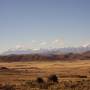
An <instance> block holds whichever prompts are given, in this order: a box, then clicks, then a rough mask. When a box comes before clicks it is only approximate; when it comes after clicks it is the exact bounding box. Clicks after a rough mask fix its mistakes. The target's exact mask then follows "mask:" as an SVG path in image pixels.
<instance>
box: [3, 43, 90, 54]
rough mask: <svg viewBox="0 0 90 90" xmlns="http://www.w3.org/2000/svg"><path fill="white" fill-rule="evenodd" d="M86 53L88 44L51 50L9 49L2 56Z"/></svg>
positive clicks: (88, 48) (89, 49) (88, 47)
mask: <svg viewBox="0 0 90 90" xmlns="http://www.w3.org/2000/svg"><path fill="white" fill-rule="evenodd" d="M86 51H90V44H88V45H86V46H80V47H64V48H52V49H38V50H35V49H24V48H18V49H9V50H7V51H5V52H3V53H2V55H11V54H15V55H20V54H43V55H48V54H66V53H83V52H86Z"/></svg>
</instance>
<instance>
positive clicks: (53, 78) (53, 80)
mask: <svg viewBox="0 0 90 90" xmlns="http://www.w3.org/2000/svg"><path fill="white" fill-rule="evenodd" d="M48 81H49V82H54V83H58V77H57V76H56V75H50V76H49V77H48Z"/></svg>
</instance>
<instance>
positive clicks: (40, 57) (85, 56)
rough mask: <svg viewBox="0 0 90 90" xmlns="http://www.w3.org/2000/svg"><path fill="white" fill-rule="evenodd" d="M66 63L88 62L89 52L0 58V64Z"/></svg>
mask: <svg viewBox="0 0 90 90" xmlns="http://www.w3.org/2000/svg"><path fill="white" fill-rule="evenodd" d="M35 60H36V61H46V60H47V61H54V60H60V61H62V60H63V61H66V60H72V61H73V60H90V51H87V52H84V53H67V54H59V55H57V54H50V55H45V56H44V55H40V54H26V55H7V56H0V61H1V62H18V61H35Z"/></svg>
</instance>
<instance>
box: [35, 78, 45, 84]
mask: <svg viewBox="0 0 90 90" xmlns="http://www.w3.org/2000/svg"><path fill="white" fill-rule="evenodd" d="M36 82H37V83H39V84H40V83H44V80H43V78H41V77H38V78H37V80H36Z"/></svg>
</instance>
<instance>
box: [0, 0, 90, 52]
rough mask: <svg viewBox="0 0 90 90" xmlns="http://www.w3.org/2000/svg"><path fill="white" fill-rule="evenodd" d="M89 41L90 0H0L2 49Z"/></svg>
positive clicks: (75, 44) (66, 44)
mask: <svg viewBox="0 0 90 90" xmlns="http://www.w3.org/2000/svg"><path fill="white" fill-rule="evenodd" d="M88 43H90V0H0V52H2V51H5V50H7V49H8V48H14V47H28V48H48V47H65V46H79V45H84V44H88Z"/></svg>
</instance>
